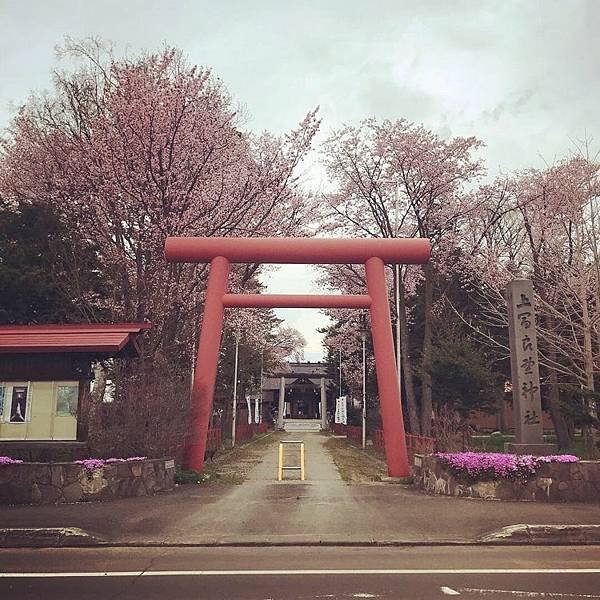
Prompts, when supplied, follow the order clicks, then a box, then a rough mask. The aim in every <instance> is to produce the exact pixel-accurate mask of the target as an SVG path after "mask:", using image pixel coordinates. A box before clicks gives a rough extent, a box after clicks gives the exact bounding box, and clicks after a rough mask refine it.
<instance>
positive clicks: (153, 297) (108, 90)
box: [0, 41, 319, 452]
mask: <svg viewBox="0 0 600 600" xmlns="http://www.w3.org/2000/svg"><path fill="white" fill-rule="evenodd" d="M62 54H63V56H64V58H65V59H66V60H68V61H71V64H72V65H74V66H73V68H71V69H70V70H66V71H62V72H59V71H57V72H56V73H55V74H54V89H53V90H52V92H51V93H49V94H44V95H40V94H38V95H34V96H32V98H31V99H30V100H29V101H28V102H27V103H26V104H25V105H24V106H22V107H21V109H20V110H19V112H18V114H17V115H16V117H15V119H14V120H13V122H12V125H11V128H10V130H9V133H8V135H7V136H6V137H5V138H4V139H3V140H2V142H1V148H0V195H1V196H2V197H3V198H4V199H5V200H6V201H7V202H9V203H21V204H23V203H28V202H37V203H40V204H42V205H47V206H50V207H52V209H53V210H54V211H55V212H56V213H57V214H58V215H60V217H61V218H62V219H63V220H66V221H68V222H69V223H70V224H71V225H72V227H73V228H74V229H77V230H78V232H79V233H80V235H81V237H82V240H83V243H84V244H85V243H88V244H89V246H90V247H91V248H94V252H95V253H96V255H97V258H98V262H99V268H100V269H101V271H102V273H103V275H104V276H105V277H106V280H107V287H108V292H109V294H108V296H109V300H108V301H107V302H106V306H102V307H100V308H101V309H102V313H103V314H105V315H106V316H107V318H108V319H110V320H116V321H129V320H132V321H150V322H152V329H151V330H150V331H149V332H148V334H147V335H146V336H145V339H144V341H143V348H142V350H143V358H142V361H141V363H142V364H140V365H136V364H134V363H129V366H128V367H127V368H128V369H130V370H132V371H136V370H137V372H139V373H142V374H143V373H149V372H152V365H153V364H156V365H160V366H159V367H157V368H159V369H160V372H161V373H162V375H163V376H164V377H171V376H172V377H188V378H189V372H190V365H191V364H192V361H193V357H194V354H195V351H194V347H195V344H196V339H197V334H198V329H199V320H200V315H201V312H202V305H203V301H204V293H205V284H206V276H207V272H208V268H207V266H206V265H187V264H167V263H166V262H165V260H164V255H163V249H164V242H165V238H166V237H167V236H246V237H251V236H263V235H275V236H278V235H279V236H294V235H303V234H304V231H305V226H306V224H307V223H308V222H309V221H310V220H311V215H312V211H313V209H314V203H313V201H312V199H311V198H310V197H309V196H308V195H307V194H305V193H304V192H303V190H302V188H301V182H300V179H299V174H298V166H299V164H300V162H301V161H302V160H303V158H304V157H305V156H306V154H307V152H308V151H309V148H310V145H311V141H312V138H313V136H314V134H315V132H316V131H317V128H318V126H319V121H318V119H317V117H316V112H314V111H313V112H309V113H308V114H307V115H306V117H305V118H304V119H302V120H301V122H300V124H299V126H298V127H297V128H296V129H295V130H293V131H291V132H289V133H287V134H285V135H281V136H275V135H272V134H270V133H268V132H264V133H259V134H255V133H252V132H249V131H245V129H244V119H243V114H242V113H241V111H240V110H239V109H238V108H237V107H236V106H235V104H234V101H233V100H232V98H231V97H230V95H229V94H228V92H227V90H226V88H225V86H224V84H223V83H222V81H221V80H220V79H219V78H218V77H216V76H215V75H213V73H212V72H211V71H210V69H208V68H205V67H197V66H192V65H189V64H188V63H187V62H186V60H185V59H184V57H183V56H182V54H181V52H179V51H178V50H175V49H172V48H167V49H165V50H163V51H161V52H158V53H147V54H143V55H140V56H136V57H131V58H117V57H116V56H114V55H113V54H112V53H111V52H110V51H109V50H107V49H106V48H105V47H103V46H102V45H101V44H99V43H97V42H94V41H86V42H82V43H73V42H68V43H67V44H66V46H65V48H64V49H63V51H62ZM259 269H260V266H259V265H236V266H235V267H234V268H233V273H232V286H234V287H236V288H237V289H242V288H244V287H245V286H246V285H248V286H250V287H251V286H252V285H254V283H253V280H254V279H255V278H254V276H255V275H256V274H257V272H258V270H259ZM81 301H85V298H83V299H81ZM165 364H168V365H169V367H168V368H166V367H165ZM126 371H127V369H126ZM120 372H121V374H122V375H123V377H124V378H127V377H130V376H131V378H133V379H135V381H136V384H135V385H132V386H129V387H130V389H131V390H132V392H135V389H141V388H142V387H144V389H157V388H156V386H152V385H149V386H142V383H143V382H141V381H140V380H139V378H136V377H137V376H136V375H135V372H132V373H129V372H128V371H127V372H125V373H123V371H122V370H121V371H120ZM133 379H132V381H133ZM117 383H118V382H117ZM166 387H168V386H166ZM172 387H173V386H172ZM185 387H186V386H185V383H184V384H183V388H185ZM187 387H188V389H189V386H187ZM119 393H120V392H119V386H117V396H118V397H119ZM125 396H127V397H125ZM165 400H166V399H165V398H161V399H160V402H162V403H163V404H164V405H165V406H164V407H163V408H164V411H163V413H162V414H161V417H162V418H164V419H165V420H167V421H172V422H175V421H176V420H177V419H179V418H180V415H181V414H183V416H184V418H185V411H184V412H182V411H181V407H177V408H173V409H172V407H173V406H174V405H173V404H172V403H171V404H169V402H165ZM136 401H137V402H140V401H141V400H140V399H139V398H137V399H136V398H135V394H134V393H132V394H123V402H136ZM117 404H118V402H116V403H115V406H116V405H117ZM132 409H133V408H132V407H129V409H127V408H125V409H124V410H132ZM116 413H117V410H116V409H115V414H116ZM115 427H117V424H115ZM150 437H151V436H148V438H150ZM138 452H143V448H139V449H138Z"/></svg>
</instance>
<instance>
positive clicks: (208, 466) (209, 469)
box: [202, 432, 280, 485]
mask: <svg viewBox="0 0 600 600" xmlns="http://www.w3.org/2000/svg"><path fill="white" fill-rule="evenodd" d="M279 437H280V436H279V435H278V434H276V433H272V432H271V433H265V434H261V435H260V436H255V437H254V438H253V439H251V440H247V441H244V442H242V443H237V444H236V445H235V446H234V447H233V448H228V449H226V450H223V451H221V452H219V453H218V454H217V455H216V456H215V458H214V459H213V460H211V461H208V462H206V463H205V465H204V471H203V472H202V475H205V476H207V479H206V482H207V483H211V484H221V485H240V484H242V483H244V481H245V480H246V478H247V476H248V473H249V472H250V470H251V469H252V468H253V467H254V466H256V465H257V464H258V463H259V462H260V461H261V460H262V457H263V455H264V452H265V449H266V448H267V447H268V446H270V445H271V444H274V443H275V442H276V441H278V440H279Z"/></svg>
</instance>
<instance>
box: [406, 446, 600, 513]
mask: <svg viewBox="0 0 600 600" xmlns="http://www.w3.org/2000/svg"><path fill="white" fill-rule="evenodd" d="M413 474H414V477H415V485H416V486H417V487H418V488H420V489H422V490H424V491H426V492H427V493H430V494H440V495H445V496H462V497H467V498H487V499H494V500H529V501H536V502H597V503H600V461H581V462H578V463H571V464H569V463H545V464H542V465H541V466H540V468H539V469H538V471H537V473H536V475H535V476H534V477H532V478H530V479H529V480H527V481H513V480H509V479H500V480H496V481H480V482H476V483H464V482H462V481H459V480H458V479H457V478H456V477H455V476H454V475H452V474H451V473H450V472H449V471H447V470H446V468H445V467H444V465H442V464H441V462H440V461H438V460H437V459H436V458H435V457H434V456H419V455H417V456H415V465H414V467H413Z"/></svg>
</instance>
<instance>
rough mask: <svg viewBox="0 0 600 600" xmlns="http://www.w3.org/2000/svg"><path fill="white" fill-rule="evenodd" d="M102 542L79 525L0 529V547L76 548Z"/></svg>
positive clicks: (96, 544)
mask: <svg viewBox="0 0 600 600" xmlns="http://www.w3.org/2000/svg"><path fill="white" fill-rule="evenodd" d="M102 543H103V540H101V539H100V538H98V537H96V536H93V535H90V534H89V533H87V532H86V531H84V530H83V529H79V527H41V528H39V527H38V528H34V527H18V528H4V529H0V548H77V547H82V546H99V545H101V544H102Z"/></svg>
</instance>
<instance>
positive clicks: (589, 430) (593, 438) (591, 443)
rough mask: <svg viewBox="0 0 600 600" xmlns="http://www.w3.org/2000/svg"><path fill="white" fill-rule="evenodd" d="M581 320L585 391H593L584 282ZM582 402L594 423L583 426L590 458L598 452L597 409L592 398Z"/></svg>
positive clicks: (588, 321)
mask: <svg viewBox="0 0 600 600" xmlns="http://www.w3.org/2000/svg"><path fill="white" fill-rule="evenodd" d="M580 302H581V321H582V325H583V369H584V371H585V391H586V392H589V393H593V392H594V357H593V351H592V324H591V320H590V313H589V308H588V303H587V293H586V288H585V286H584V284H583V283H582V285H581V296H580ZM584 402H585V403H586V405H587V409H588V412H589V415H590V417H591V418H592V419H593V420H594V425H592V426H587V427H584V436H585V446H586V450H587V453H588V456H589V457H590V458H595V457H596V456H597V454H598V445H597V442H598V439H597V438H598V435H597V431H598V430H597V428H596V423H597V422H598V411H597V409H596V402H595V401H594V399H593V398H586V399H585V400H584Z"/></svg>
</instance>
